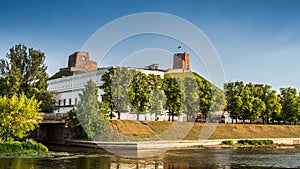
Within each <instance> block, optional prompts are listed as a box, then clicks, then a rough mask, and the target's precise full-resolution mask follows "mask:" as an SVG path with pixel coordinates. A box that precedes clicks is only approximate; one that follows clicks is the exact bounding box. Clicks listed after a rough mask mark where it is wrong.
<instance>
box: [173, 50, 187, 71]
mask: <svg viewBox="0 0 300 169" xmlns="http://www.w3.org/2000/svg"><path fill="white" fill-rule="evenodd" d="M173 69H186V70H190V55H189V54H188V53H185V52H184V53H176V54H174V57H173Z"/></svg>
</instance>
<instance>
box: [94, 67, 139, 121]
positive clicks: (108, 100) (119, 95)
mask: <svg viewBox="0 0 300 169" xmlns="http://www.w3.org/2000/svg"><path fill="white" fill-rule="evenodd" d="M133 75H134V71H133V70H130V69H128V68H125V67H111V68H109V69H108V71H107V72H106V73H104V75H103V76H102V79H101V80H102V81H103V84H102V85H101V86H100V88H101V89H103V91H104V94H102V102H104V103H105V105H107V106H108V107H109V109H110V111H111V113H112V112H117V114H118V119H120V118H121V112H124V111H127V110H128V108H129V105H130V102H129V96H128V92H129V83H130V81H131V79H132V77H133ZM111 117H112V116H111Z"/></svg>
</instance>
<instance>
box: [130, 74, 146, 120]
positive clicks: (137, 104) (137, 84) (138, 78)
mask: <svg viewBox="0 0 300 169" xmlns="http://www.w3.org/2000/svg"><path fill="white" fill-rule="evenodd" d="M150 87H151V86H149V84H148V77H147V76H146V75H145V74H144V73H141V72H138V73H137V74H136V75H135V76H134V77H133V79H132V81H131V82H130V85H129V99H130V102H131V105H132V112H134V113H136V114H137V120H139V114H141V113H146V110H148V109H149V108H150V92H151V88H150Z"/></svg>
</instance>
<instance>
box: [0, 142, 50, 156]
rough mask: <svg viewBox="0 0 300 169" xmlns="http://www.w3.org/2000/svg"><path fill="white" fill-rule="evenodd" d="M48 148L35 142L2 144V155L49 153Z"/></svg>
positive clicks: (0, 150) (0, 149) (0, 152)
mask: <svg viewBox="0 0 300 169" xmlns="http://www.w3.org/2000/svg"><path fill="white" fill-rule="evenodd" d="M47 151H48V148H47V147H46V146H44V145H43V144H41V143H36V142H34V141H26V142H18V141H13V142H0V154H18V153H32V152H47Z"/></svg>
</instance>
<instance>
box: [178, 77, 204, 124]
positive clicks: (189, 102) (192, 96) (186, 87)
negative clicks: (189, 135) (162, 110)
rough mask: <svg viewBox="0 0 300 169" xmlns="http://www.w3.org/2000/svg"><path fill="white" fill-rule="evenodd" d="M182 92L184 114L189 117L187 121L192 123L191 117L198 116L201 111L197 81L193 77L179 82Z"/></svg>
mask: <svg viewBox="0 0 300 169" xmlns="http://www.w3.org/2000/svg"><path fill="white" fill-rule="evenodd" d="M178 81H179V82H180V84H181V89H183V90H182V92H181V93H182V106H181V109H182V112H183V113H185V114H186V115H187V117H188V118H187V120H188V121H190V120H189V119H191V116H192V115H194V114H197V113H198V112H199V111H200V109H199V107H200V105H199V104H200V103H199V102H200V99H199V94H198V92H199V88H198V84H197V82H196V80H195V79H194V78H191V77H185V78H184V79H182V80H178Z"/></svg>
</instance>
